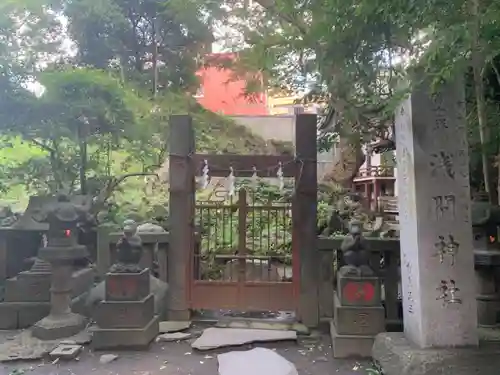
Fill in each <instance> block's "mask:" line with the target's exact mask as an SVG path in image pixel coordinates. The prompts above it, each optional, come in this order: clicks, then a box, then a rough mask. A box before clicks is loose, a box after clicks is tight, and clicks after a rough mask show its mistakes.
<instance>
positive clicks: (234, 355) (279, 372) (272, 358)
mask: <svg viewBox="0 0 500 375" xmlns="http://www.w3.org/2000/svg"><path fill="white" fill-rule="evenodd" d="M217 360H218V362H219V375H255V374H259V375H298V374H299V373H298V372H297V369H296V368H295V366H294V364H293V363H291V362H289V361H287V360H286V359H285V358H283V357H282V356H280V355H279V354H278V353H276V352H274V351H273V350H270V349H266V348H255V349H252V350H248V351H244V352H229V353H224V354H219V355H218V356H217Z"/></svg>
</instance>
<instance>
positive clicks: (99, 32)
mask: <svg viewBox="0 0 500 375" xmlns="http://www.w3.org/2000/svg"><path fill="white" fill-rule="evenodd" d="M176 5H177V6H176ZM178 5H179V4H177V3H176V2H165V1H160V0H101V1H93V0H74V1H71V2H68V4H67V6H66V8H65V15H66V17H68V19H69V31H70V35H71V37H72V39H73V40H74V41H75V42H76V43H77V45H78V58H79V60H80V61H81V63H83V64H86V65H90V66H93V67H96V68H101V69H108V68H109V67H110V66H113V65H114V66H115V67H116V69H117V70H119V71H121V74H122V75H124V76H125V77H126V79H127V80H132V81H134V82H136V83H137V84H140V85H141V86H142V87H143V88H147V89H149V90H152V88H153V84H154V83H153V72H152V70H151V69H152V64H153V56H155V55H156V56H157V63H158V66H159V67H160V69H159V75H158V82H157V87H159V88H160V89H162V90H167V89H169V90H171V89H172V88H175V89H179V88H189V87H192V86H195V85H196V79H195V75H194V73H195V71H196V68H197V63H196V57H197V56H198V55H199V54H200V53H203V52H204V51H205V50H206V46H207V45H208V44H210V43H211V42H212V38H211V33H210V29H209V26H208V25H207V24H206V23H205V21H204V19H203V17H202V14H200V12H194V13H190V14H189V15H188V13H187V12H183V13H180V12H179V10H180V9H179V7H178ZM155 46H156V47H155Z"/></svg>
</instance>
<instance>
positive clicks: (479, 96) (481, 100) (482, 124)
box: [471, 0, 495, 202]
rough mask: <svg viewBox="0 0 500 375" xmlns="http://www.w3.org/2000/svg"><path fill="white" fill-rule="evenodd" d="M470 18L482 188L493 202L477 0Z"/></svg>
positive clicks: (474, 1)
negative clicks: (487, 146)
mask: <svg viewBox="0 0 500 375" xmlns="http://www.w3.org/2000/svg"><path fill="white" fill-rule="evenodd" d="M471 7H472V17H473V27H472V50H471V57H472V71H473V76H474V91H475V94H476V104H477V120H478V124H479V139H480V140H481V162H482V165H483V178H484V188H485V190H486V193H487V194H488V198H489V200H490V202H494V201H495V199H494V198H495V197H494V196H493V184H492V181H491V175H490V160H489V158H488V152H487V150H486V145H487V144H488V143H489V140H490V135H489V130H488V124H487V117H486V99H485V95H484V81H483V74H482V70H483V67H484V59H483V58H482V57H481V56H482V53H481V46H480V39H479V38H480V35H479V30H480V22H481V20H480V17H479V0H472V3H471Z"/></svg>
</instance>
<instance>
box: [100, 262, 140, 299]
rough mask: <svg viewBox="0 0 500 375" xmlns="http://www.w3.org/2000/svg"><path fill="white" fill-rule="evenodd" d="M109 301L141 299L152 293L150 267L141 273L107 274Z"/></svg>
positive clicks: (107, 296)
mask: <svg viewBox="0 0 500 375" xmlns="http://www.w3.org/2000/svg"><path fill="white" fill-rule="evenodd" d="M105 288H106V300H107V301H140V300H142V299H144V298H146V297H147V296H148V295H149V293H150V288H149V269H147V268H146V269H144V270H143V271H142V272H140V273H108V274H106V286H105Z"/></svg>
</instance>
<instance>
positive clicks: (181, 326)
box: [160, 320, 191, 333]
mask: <svg viewBox="0 0 500 375" xmlns="http://www.w3.org/2000/svg"><path fill="white" fill-rule="evenodd" d="M189 327H191V322H189V321H187V322H184V321H173V320H168V321H164V322H160V333H172V332H180V331H184V330H186V329H188V328H189Z"/></svg>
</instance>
